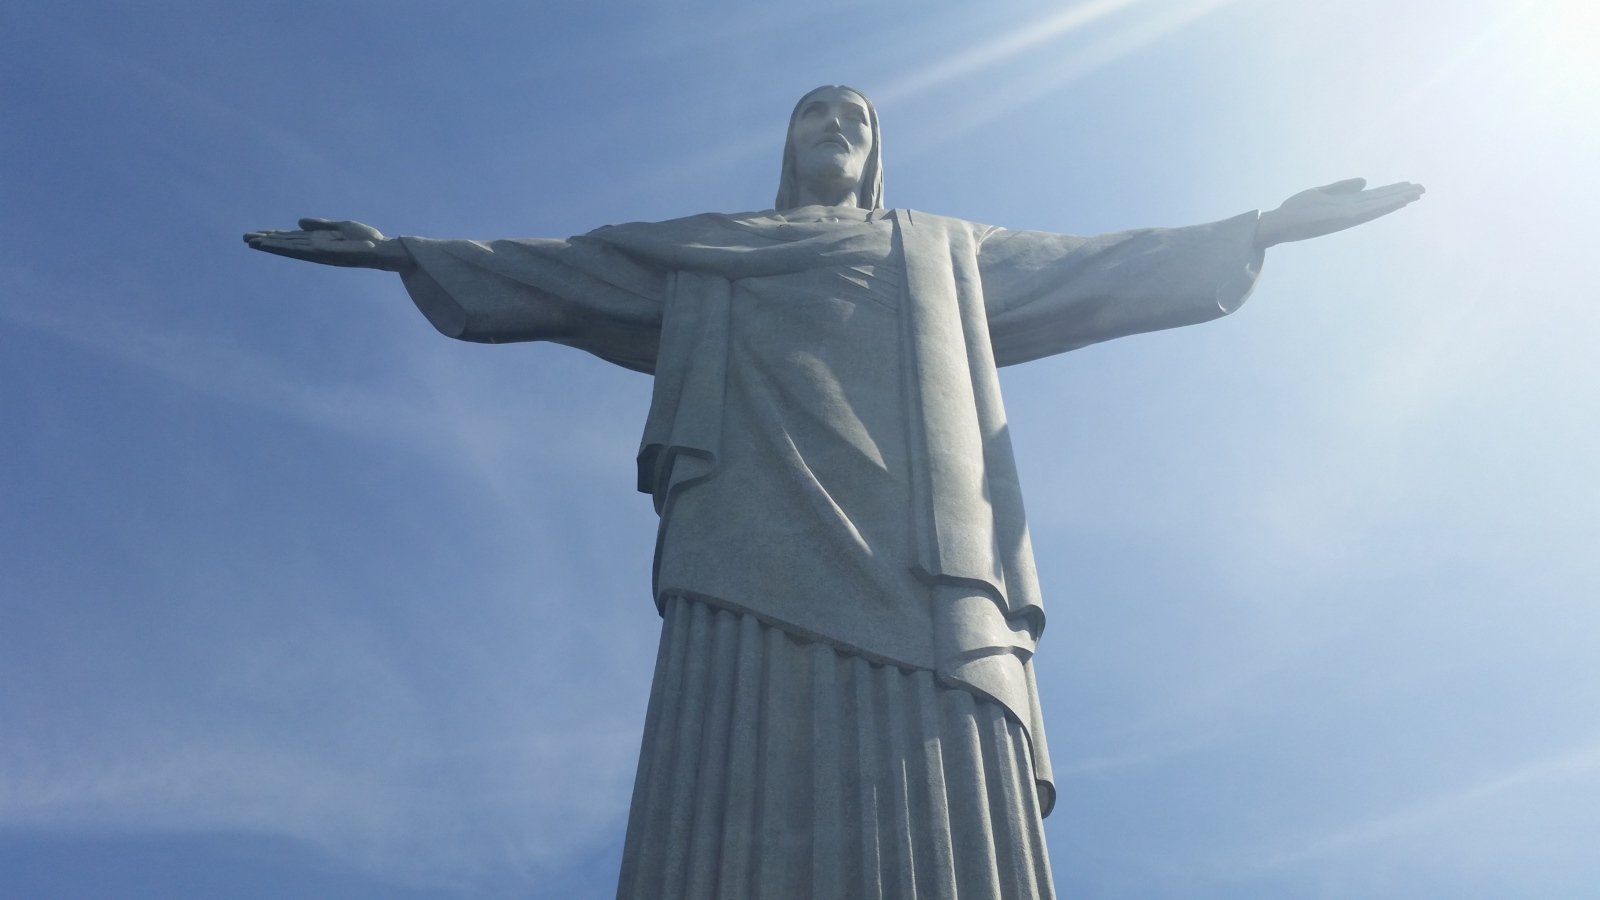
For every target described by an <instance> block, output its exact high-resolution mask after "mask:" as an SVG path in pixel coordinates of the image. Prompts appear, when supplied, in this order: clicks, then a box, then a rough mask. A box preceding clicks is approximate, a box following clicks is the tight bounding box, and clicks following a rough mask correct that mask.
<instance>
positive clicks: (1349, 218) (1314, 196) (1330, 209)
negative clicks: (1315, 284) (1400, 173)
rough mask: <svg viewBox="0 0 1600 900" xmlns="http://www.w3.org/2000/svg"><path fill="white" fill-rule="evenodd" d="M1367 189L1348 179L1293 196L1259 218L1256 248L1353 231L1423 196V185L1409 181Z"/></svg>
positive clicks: (1360, 181)
mask: <svg viewBox="0 0 1600 900" xmlns="http://www.w3.org/2000/svg"><path fill="white" fill-rule="evenodd" d="M1366 186H1367V180H1366V179H1365V178H1347V179H1345V180H1344V181H1336V182H1334V183H1333V184H1328V185H1323V186H1322V187H1316V188H1312V189H1310V190H1308V191H1301V192H1300V193H1298V194H1295V195H1294V196H1293V197H1290V198H1289V199H1287V200H1285V201H1283V205H1282V206H1280V207H1278V208H1277V209H1275V210H1272V211H1271V212H1264V213H1262V214H1261V220H1260V221H1259V222H1257V223H1256V245H1257V246H1259V247H1271V246H1272V245H1273V244H1282V243H1284V242H1286V241H1303V240H1306V239H1307V238H1314V237H1321V236H1323V235H1325V234H1332V233H1334V232H1335V231H1343V230H1345V229H1346V228H1353V227H1355V226H1357V225H1360V224H1361V223H1362V222H1370V221H1372V220H1373V219H1376V218H1378V217H1379V216H1386V215H1388V214H1389V213H1392V212H1394V211H1395V210H1397V209H1399V208H1400V207H1402V206H1405V205H1406V204H1408V203H1411V202H1412V201H1414V200H1416V199H1417V198H1419V197H1421V196H1422V193H1423V187H1422V185H1420V184H1412V183H1411V182H1409V181H1400V182H1396V183H1395V184H1389V185H1384V186H1383V187H1376V188H1372V189H1370V190H1362V188H1364V187H1366Z"/></svg>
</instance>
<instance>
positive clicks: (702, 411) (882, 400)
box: [245, 86, 1422, 900]
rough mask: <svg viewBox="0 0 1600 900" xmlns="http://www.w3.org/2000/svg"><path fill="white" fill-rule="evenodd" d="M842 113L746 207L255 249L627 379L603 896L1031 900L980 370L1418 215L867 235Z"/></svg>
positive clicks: (1030, 570)
mask: <svg viewBox="0 0 1600 900" xmlns="http://www.w3.org/2000/svg"><path fill="white" fill-rule="evenodd" d="M881 160H882V143H881V141H880V139H879V128H878V117H877V113H876V111H875V109H874V108H873V106H872V104H871V103H870V102H869V101H868V100H867V99H866V97H865V95H863V94H862V93H861V92H859V91H856V90H853V89H850V88H846V87H839V86H828V87H821V88H818V89H816V90H814V91H812V92H810V93H809V94H807V95H806V96H805V97H803V98H801V100H800V102H799V104H798V105H797V106H796V107H795V110H794V112H793V114H792V116H791V118H790V121H789V133H788V142H787V145H786V146H785V149H784V156H783V171H782V179H781V181H780V184H779V189H778V198H777V203H776V204H775V208H774V209H769V210H764V211H760V212H751V213H741V214H737V215H720V214H705V215H698V216H691V217H689V218H686V219H678V220H674V221H669V222H660V223H642V224H630V225H619V226H614V227H606V228H601V229H598V230H596V231H593V232H590V233H588V234H586V235H582V236H580V237H574V238H570V239H567V240H498V241H484V242H480V241H443V240H430V239H426V238H413V237H401V238H386V237H384V235H383V234H381V233H380V232H378V231H377V230H376V229H373V228H371V227H368V226H366V225H362V224H360V223H357V222H335V221H328V220H323V219H302V220H301V221H300V230H297V231H258V232H251V233H250V234H247V235H245V240H246V241H247V242H248V243H249V244H250V246H251V247H253V248H255V249H257V250H265V251H267V252H269V253H276V254H279V255H282V256H289V257H293V258H295V259H304V260H309V261H312V262H319V263H325V264H328V265H341V266H363V267H367V268H374V269H385V270H388V271H392V272H398V273H399V274H400V276H401V278H402V279H403V280H404V282H405V286H406V289H407V290H408V291H409V292H410V294H411V297H412V299H413V300H414V301H415V303H416V305H417V307H418V308H419V309H420V310H421V311H422V313H423V315H425V316H426V317H427V318H428V321H430V322H431V323H433V325H434V326H435V327H436V328H437V329H438V330H439V331H441V332H443V333H444V334H445V335H447V336H450V337H454V338H460V339H463V340H469V341H484V342H498V341H531V340H547V341H557V342H559V343H563V344H567V345H570V346H573V347H578V348H581V349H583V350H586V351H588V352H590V353H592V354H594V355H595V356H598V357H600V358H601V359H604V360H607V361H609V362H612V363H616V364H617V365H621V366H626V367H627V368H630V369H634V370H637V371H640V372H646V373H650V374H653V375H654V377H655V385H654V393H653V396H652V400H651V406H650V413H649V417H648V420H647V421H646V423H645V427H644V438H643V442H642V444H641V447H640V450H639V489H640V490H641V491H643V492H645V493H647V494H650V495H651V497H652V498H653V499H654V502H655V507H656V511H657V512H658V513H659V514H660V517H661V525H660V531H659V535H658V539H657V543H656V551H655V568H654V586H653V588H654V596H655V600H656V604H657V606H658V608H659V610H660V612H661V615H662V616H663V619H664V622H663V626H662V635H661V645H660V654H659V657H658V659H657V663H656V672H655V682H654V686H653V687H652V689H651V694H650V706H649V713H648V716H647V718H646V722H645V733H644V741H643V748H642V750H641V753H640V760H639V770H638V779H637V781H636V783H635V785H634V793H633V805H632V809H631V813H630V816H629V821H628V831H627V840H626V845H625V849H624V852H623V862H622V872H621V880H620V885H619V888H618V896H619V897H625V898H651V900H661V898H685V900H703V898H713V897H716V898H730V900H749V898H767V900H779V898H781V900H788V898H802V897H805V898H847V897H848V898H857V897H875V898H911V897H947V898H955V897H959V898H961V900H982V898H1001V897H1004V898H1034V897H1053V896H1054V888H1053V887H1052V884H1051V878H1050V868H1049V861H1048V858H1047V856H1046V853H1045V846H1044V833H1043V827H1042V822H1041V820H1042V817H1043V816H1045V815H1046V814H1048V813H1049V811H1050V808H1051V806H1052V804H1053V802H1054V788H1053V787H1052V781H1051V775H1050V764H1049V754H1048V751H1047V749H1046V746H1045V734H1044V728H1043V725H1042V722H1041V719H1040V714H1039V703H1038V698H1037V695H1036V691H1035V687H1034V676H1033V665H1032V657H1033V652H1034V648H1035V646H1036V644H1037V642H1038V639H1039V634H1040V632H1041V631H1042V629H1043V627H1044V614H1043V608H1042V604H1041V600H1040V597H1039V590H1038V583H1037V579H1036V578H1035V575H1034V564H1033V552H1032V549H1031V548H1030V546H1029V543H1028V533H1027V528H1026V525H1025V522H1024V518H1023V510H1022V498H1021V493H1020V491H1019V488H1018V485H1017V477H1016V466H1015V463H1014V461H1013V459H1012V453H1011V447H1010V443H1009V437H1008V434H1007V428H1006V420H1005V412H1004V409H1003V407H1002V404H1001V400H1000V386H999V381H998V379H997V376H996V369H997V367H999V366H1005V365H1013V364H1016V363H1021V362H1027V361H1028V360H1032V359H1037V358H1039V357H1042V356H1047V355H1050V354H1054V353H1061V352H1064V351H1067V350H1073V349H1076V348H1078V347H1082V346H1085V345H1087V344H1091V343H1095V342H1097V341H1104V340H1109V339H1111V338H1116V337H1122V336H1124V335H1130V334H1135V333H1138V332H1144V331H1152V330H1156V329H1161V328H1173V327H1176V326H1180V325H1189V324H1193V323H1197V322H1203V321H1206V320H1209V319H1213V318H1217V317H1219V316H1222V315H1225V314H1227V313H1229V312H1232V311H1233V310H1235V309H1237V308H1238V307H1239V305H1240V304H1241V303H1242V302H1243V301H1244V299H1245V297H1246V295H1247V294H1248V293H1249V291H1250V289H1251V287H1252V285H1253V283H1254V280H1255V276H1256V273H1257V272H1258V270H1259V268H1260V265H1261V261H1262V255H1263V251H1264V250H1265V249H1266V248H1267V247H1269V246H1271V245H1273V244H1277V243H1280V242H1283V241H1296V240H1303V239H1305V238H1311V237H1317V236H1319V235H1323V234H1328V233H1330V232H1334V231H1338V230H1341V229H1344V228H1349V227H1351V226H1353V225H1356V224H1359V223H1361V222H1365V221H1368V220H1370V219H1374V218H1377V217H1378V216H1382V215H1385V214H1387V213H1390V212H1393V211H1394V210H1397V209H1399V208H1400V207H1402V206H1405V205H1406V204H1408V203H1410V202H1412V201H1414V200H1416V199H1417V198H1418V197H1420V196H1421V194H1422V187H1421V186H1419V185H1414V184H1408V183H1400V184H1394V185H1389V186H1387V187H1381V188H1373V189H1370V190H1363V187H1364V182H1363V181H1362V180H1360V179H1352V180H1349V181H1341V182H1338V183H1336V184H1331V185H1328V186H1326V187H1322V188H1314V189H1311V190H1308V191H1303V192H1301V193H1299V194H1296V195H1294V196H1293V197H1290V198H1289V199H1288V200H1287V201H1285V202H1284V203H1283V205H1282V206H1280V207H1279V208H1277V209H1275V210H1272V211H1270V212H1266V213H1260V214H1257V213H1255V212H1249V213H1245V214H1243V215H1240V216H1236V217H1234V218H1231V219H1226V220H1224V221H1221V222H1216V223H1212V224H1209V225H1198V226H1193V227H1187V228H1174V229H1143V230H1136V231H1128V232H1123V233H1119V234H1109V235H1101V236H1098V237H1087V238H1086V237H1074V236H1069V235H1058V234H1046V233H1042V232H1028V231H1009V230H1006V229H1004V228H996V227H991V226H988V225H978V224H975V223H972V222H965V221H961V220H958V219H950V218H945V217H942V216H935V215H929V214H926V213H922V212H914V211H912V210H907V209H896V210H889V209H885V208H884V206H883V170H882V165H881Z"/></svg>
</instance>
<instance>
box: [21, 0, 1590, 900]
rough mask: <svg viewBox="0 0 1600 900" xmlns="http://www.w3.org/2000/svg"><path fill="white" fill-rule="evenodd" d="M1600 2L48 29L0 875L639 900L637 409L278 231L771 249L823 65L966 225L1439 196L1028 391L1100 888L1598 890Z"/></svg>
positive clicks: (143, 10) (1080, 819)
mask: <svg viewBox="0 0 1600 900" xmlns="http://www.w3.org/2000/svg"><path fill="white" fill-rule="evenodd" d="M1594 9H1595V8H1594V6H1593V5H1592V4H1589V3H1587V2H1585V0H1546V2H1505V0H1449V2H1446V0H1383V2H1379V0H1347V2H1341V3H1313V2H1302V0H1089V2H1065V3H1062V2H1057V3H1042V2H1029V0H1018V2H1013V3H1004V4H975V3H966V2H961V3H957V2H928V0H922V2H909V0H883V2H869V3H843V2H833V0H818V2H809V3H803V4H801V3H791V4H760V3H758V4H749V3H730V2H718V0H705V2H681V3H675V4H660V3H645V2H622V3H611V4H603V5H602V4H593V5H589V4H534V3H462V4H456V5H444V4H431V3H404V2H396V3H376V2H349V3H320V4H318V3H302V2H280V3H272V4H263V3H255V4H244V3H227V4H216V3H193V4H179V3H163V2H153V3H146V4H138V5H131V4H98V3H76V4H70V5H68V4H47V3H42V2H27V0H23V2H11V3H7V4H5V5H4V6H3V7H0V121H3V122H5V123H6V124H5V125H4V127H0V472H3V473H4V475H3V476H0V896H3V897H8V898H9V897H17V898H39V900H67V898H74V900H76V898H95V900H102V898H125V900H144V898H218V900H224V898H225V900H234V898H240V900H242V898H284V897H294V898H341V900H348V898H356V900H360V898H400V900H458V898H459V900H469V898H470V900H500V898H562V900H589V898H604V897H609V896H611V894H612V893H613V891H614V889H615V888H614V885H615V878H616V867H617V863H618V859H619V857H620V853H621V842H622V834H623V828H624V825H625V819H626V810H627V801H628V794H629V788H630V784H631V780H632V776H633V766H634V762H635V756H636V753H637V749H638V739H639V733H640V730H641V727H642V724H643V713H644V704H645V700H646V697H647V691H648V684H649V677H650V672H651V668H652V660H653V656H654V651H655V643H656V639H657V632H658V628H659V620H658V618H657V616H656V615H655V613H654V609H653V606H652V604H651V601H650V598H649V560H650V554H651V548H652V546H653V529H654V525H655V522H654V514H653V512H652V510H651V506H650V503H649V500H648V498H646V497H645V496H644V495H641V494H637V493H635V492H634V490H633V484H634V469H633V456H634V453H635V451H636V449H637V442H638V434H639V429H640V427H641V426H642V423H643V419H644V413H645V410H646V407H647V404H648V401H649V390H650V381H649V379H648V377H646V376H643V375H639V374H636V373H632V372H627V371H623V370H621V369H618V368H615V367H611V366H609V365H607V364H605V363H603V362H601V361H599V360H597V359H594V358H591V357H587V356H585V355H584V354H582V353H579V352H578V351H574V350H570V349H567V348H563V347H556V346H552V345H534V344H512V345H501V346H483V345H475V344H467V343H462V342H456V341H451V340H448V339H445V338H443V337H441V336H440V335H438V334H437V333H436V332H434V331H433V329H432V328H431V327H430V326H429V325H428V324H427V323H426V321H425V320H423V318H422V317H421V316H420V315H418V314H417V312H416V311H415V309H414V308H413V307H412V305H411V303H410V302H409V300H408V299H407V297H406V295H405V293H404V291H403V290H402V289H401V286H400V285H399V283H398V281H397V279H396V278H395V277H394V276H392V275H389V274H387V273H380V272H370V271H357V270H342V269H331V268H325V267H319V266H313V265H308V264H304V263H298V262H293V261H289V260H285V259H281V258H277V257H272V256H268V255H266V254H260V253H252V252H250V251H249V250H248V249H247V248H246V247H245V246H244V245H243V244H242V243H241V242H240V240H239V236H240V234H241V233H243V232H245V231H248V230H254V229H260V228H287V227H292V225H293V223H294V221H295V220H296V219H297V218H298V217H301V216H322V217H331V218H351V219H358V220H361V221H364V222H368V223H370V224H372V225H374V226H375V227H377V228H379V229H381V230H383V231H384V232H385V233H387V234H418V235H427V236H433V237H471V238H494V237H518V236H556V237H559V236H565V235H570V234H578V233H582V232H586V231H588V230H590V229H592V228H595V227H598V226H600V225H604V224H608V223H614V222H622V221H650V220H660V219H667V218H673V217H677V216H682V215H689V214H693V213H697V212H703V211H708V210H709V211H723V212H736V211H742V210H754V209H761V208H764V207H766V206H768V205H769V204H770V203H771V202H772V199H771V198H772V196H773V192H774V191H775V189H776V181H777V174H778V168H779V159H780V153H781V143H782V137H783V130H784V125H785V121H786V118H787V115H788V112H789V109H790V107H791V106H792V104H793V103H794V101H795V100H796V99H797V98H798V97H799V96H800V95H801V94H803V93H804V92H805V91H806V90H808V89H810V88H811V87H814V86H816V85H818V84H824V83H847V84H851V85H855V86H857V87H859V88H861V89H862V90H864V91H865V92H866V93H867V94H869V95H870V96H872V97H873V98H874V99H875V100H876V102H877V104H878V108H879V113H880V116H881V119H882V125H883V132H884V156H885V171H886V188H887V201H888V204H889V205H890V206H893V207H911V208H915V209H922V210H927V211H931V212H937V213H942V214H946V215H952V216H958V217H961V218H965V219H970V220H975V221H979V222H985V223H991V224H998V225H1004V226H1008V227H1014V228H1031V229H1042V230H1050V231H1059V232H1068V233H1079V234H1094V233H1101V232H1106V231H1115V230H1120V229H1125V228H1132V227H1140V226H1148V225H1184V224H1194V223H1200V222H1207V221H1214V220H1218V219H1223V218H1227V217H1230V216H1233V215H1236V214H1238V213H1241V212H1245V211H1247V210H1250V209H1255V208H1271V207H1272V206H1274V205H1276V204H1277V203H1278V202H1280V201H1281V200H1282V199H1283V198H1284V197H1287V196H1288V195H1290V194H1292V193H1294V192H1296V191H1298V190H1301V189H1303V188H1307V187H1310V186H1313V185H1318V184H1324V183H1328V182H1332V181H1335V180H1338V179H1341V178H1346V177H1351V176H1364V177H1366V178H1368V179H1370V180H1371V182H1372V183H1373V184H1384V183H1388V182H1393V181H1400V180H1409V181H1416V182H1420V183H1422V184H1424V185H1426V186H1427V188H1428V194H1427V196H1426V197H1425V198H1424V199H1423V200H1422V201H1421V202H1419V203H1417V204H1415V205H1413V206H1412V207H1409V208H1407V209H1405V210H1403V211H1401V212H1399V213H1396V214H1394V215H1392V216H1389V217H1387V218H1384V219H1381V220H1379V221H1376V222H1373V223H1370V224H1368V225H1365V226H1363V227H1361V228H1359V229H1357V230H1354V231H1350V232H1346V233H1342V234H1337V235H1333V236H1329V237H1326V238H1322V239H1319V240H1316V241H1313V242H1307V243H1301V244H1291V245H1284V246H1280V247H1277V248H1274V249H1272V250H1271V251H1269V253H1268V256H1267V262H1266V266H1265V269H1264V272H1263V276H1262V278H1261V281H1260V283H1259V285H1258V287H1257V289H1256V292H1255V294H1254V295H1253V296H1252V298H1251V299H1250V301H1249V302H1248V303H1247V304H1246V305H1245V306H1244V308H1243V309H1242V310H1241V311H1239V312H1238V313H1237V314H1235V315H1232V316H1229V317H1227V318H1225V319H1223V320H1220V321H1217V322H1213V323H1208V324H1205V325H1201V326H1196V327H1193V328H1186V329H1179V330H1176V331H1169V332H1163V333H1159V334H1153V335H1144V336H1138V337H1133V338H1128V339H1125V340H1120V341H1115V342H1111V343H1108V344H1103V345H1098V346H1095V347H1090V348H1086V349H1083V350H1080V351H1077V352H1073V353H1070V354H1066V355H1063V356H1059V357H1054V358H1051V359H1046V360H1042V361H1038V362H1034V363H1029V364H1027V365H1024V366H1019V367H1015V368H1011V369H1007V370H1005V371H1004V373H1003V375H1002V386H1003V389H1004V391H1005V394H1006V402H1007V408H1008V412H1009V417H1010V424H1011V429H1012V435H1013V440H1014V442H1015V445H1016V449H1017V454H1018V461H1019V466H1020V469H1021V474H1022V478H1023V488H1024V494H1025V497H1026V500H1027V504H1028V509H1029V520H1030V525H1031V530H1032V538H1033V545H1034V547H1035V549H1036V552H1037V554H1038V563H1039V570H1040V574H1041V580H1042V582H1043V588H1044V591H1045V596H1046V606H1047V610H1048V615H1049V617H1050V618H1049V626H1048V627H1047V629H1046V632H1045V635H1044V639H1043V641H1042V643H1041V646H1040V651H1039V655H1038V657H1037V666H1038V675H1039V681H1040V690H1041V694H1042V697H1043V705H1044V712H1045V716H1046V719H1047V722H1048V725H1049V729H1050V746H1051V750H1052V756H1053V760H1054V764H1055V771H1056V773H1057V777H1058V784H1057V787H1058V790H1059V792H1060V800H1059V803H1058V805H1057V809H1056V812H1055V813H1054V814H1053V815H1052V816H1051V817H1050V819H1049V820H1047V822H1046V831H1047V836H1048V841H1049V844H1050V852H1051V861H1052V865H1053V867H1054V871H1055V877H1056V882H1057V886H1058V888H1059V890H1060V891H1061V893H1062V894H1063V895H1064V896H1067V897H1072V898H1076V900H1110V898H1129V900H1151V898H1157V900H1161V898H1228V900H1238V898H1256V897H1263V898H1266V897H1270V898H1289V900H1296V898H1354V897H1360V898H1407V900H1416V898H1434V897H1440V898H1445V897H1448V898H1459V900H1474V898H1518V900H1530V898H1575V897H1584V896H1595V895H1596V892H1600V856H1596V855H1595V853H1594V848H1595V847H1596V846H1600V652H1597V646H1600V479H1597V478H1596V477H1595V471H1594V470H1595V459H1596V456H1597V454H1596V448H1597V445H1600V441H1597V439H1600V390H1597V385H1600V354H1596V353H1595V351H1594V349H1593V348H1594V346H1595V345H1596V344H1597V343H1600V304H1597V303H1596V300H1597V299H1600V297H1597V290H1596V287H1595V283H1596V267H1595V262H1594V260H1595V250H1594V246H1595V244H1596V238H1597V237H1600V225H1597V219H1596V213H1595V211H1596V209H1597V208H1600V167H1597V166H1596V164H1595V160H1597V159H1600V116H1596V115H1595V109H1596V107H1597V102H1600V61H1597V59H1600V57H1596V55H1595V53H1594V47H1595V46H1600V13H1596V12H1595V11H1594Z"/></svg>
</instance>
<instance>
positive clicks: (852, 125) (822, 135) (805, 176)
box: [789, 88, 872, 189]
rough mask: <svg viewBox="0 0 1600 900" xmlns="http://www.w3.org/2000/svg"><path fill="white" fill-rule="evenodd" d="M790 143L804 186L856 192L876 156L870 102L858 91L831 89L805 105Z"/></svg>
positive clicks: (821, 91)
mask: <svg viewBox="0 0 1600 900" xmlns="http://www.w3.org/2000/svg"><path fill="white" fill-rule="evenodd" d="M789 141H790V143H791V145H792V146H793V148H794V160H795V169H796V173H797V174H798V175H799V177H800V180H801V181H802V182H810V183H811V184H813V185H816V186H819V187H822V186H828V187H841V186H842V187H845V188H847V189H856V188H858V187H859V185H860V184H861V173H862V170H863V169H864V168H865V166H866V162H867V157H868V155H869V154H870V153H871V152H872V122H871V119H870V118H869V114H868V112H867V104H866V101H864V100H862V99H861V97H860V96H858V95H857V94H856V93H855V92H854V91H846V90H839V89H837V88H828V89H824V90H820V91H817V92H816V93H815V94H813V95H811V97H810V98H808V99H807V100H806V101H805V104H804V105H803V106H801V107H800V111H799V113H798V114H797V115H796V116H795V119H794V127H793V130H792V131H791V132H790V134H789Z"/></svg>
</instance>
